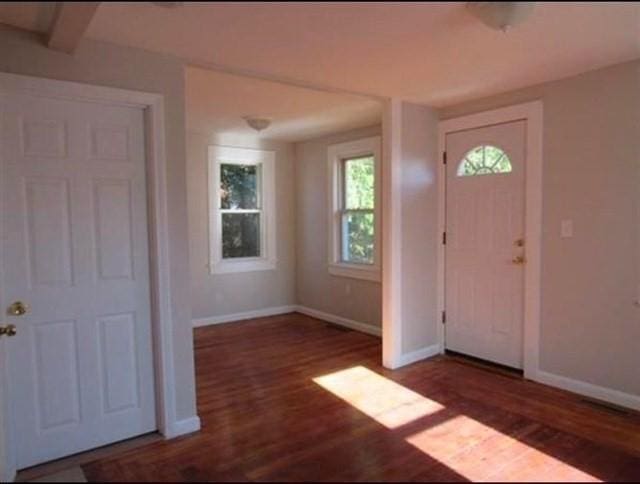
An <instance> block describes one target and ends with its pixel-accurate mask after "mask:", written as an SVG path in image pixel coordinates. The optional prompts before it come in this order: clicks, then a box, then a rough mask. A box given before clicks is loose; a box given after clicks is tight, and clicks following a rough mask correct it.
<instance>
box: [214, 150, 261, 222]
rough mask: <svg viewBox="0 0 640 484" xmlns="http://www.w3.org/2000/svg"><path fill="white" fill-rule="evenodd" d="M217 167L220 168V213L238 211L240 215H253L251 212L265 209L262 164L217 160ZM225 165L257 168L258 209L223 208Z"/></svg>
mask: <svg viewBox="0 0 640 484" xmlns="http://www.w3.org/2000/svg"><path fill="white" fill-rule="evenodd" d="M216 165H217V167H218V187H217V194H218V210H219V211H236V212H238V213H252V212H251V210H257V211H260V210H262V209H263V200H262V198H263V197H262V192H263V189H262V185H263V174H262V172H263V170H264V167H263V164H262V163H261V162H250V161H228V160H216ZM223 165H241V166H255V167H256V208H253V209H243V208H222V166H223ZM243 210H246V212H242V211H243Z"/></svg>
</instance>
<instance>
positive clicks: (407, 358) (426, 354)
mask: <svg viewBox="0 0 640 484" xmlns="http://www.w3.org/2000/svg"><path fill="white" fill-rule="evenodd" d="M440 353H441V351H440V345H439V344H435V345H431V346H427V347H425V348H420V349H419V350H415V351H412V352H410V353H403V354H401V355H400V357H399V358H398V361H397V362H396V363H397V364H396V366H395V368H400V367H402V366H406V365H410V364H411V363H415V362H416V361H420V360H426V359H427V358H431V357H432V356H436V355H439V354H440ZM395 368H394V369H395Z"/></svg>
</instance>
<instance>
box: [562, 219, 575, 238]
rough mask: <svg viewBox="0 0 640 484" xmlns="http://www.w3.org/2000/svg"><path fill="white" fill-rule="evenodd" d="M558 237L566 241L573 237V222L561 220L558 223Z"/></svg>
mask: <svg viewBox="0 0 640 484" xmlns="http://www.w3.org/2000/svg"><path fill="white" fill-rule="evenodd" d="M560 237H562V238H563V239H567V238H569V237H573V220H569V219H567V220H563V221H562V222H560Z"/></svg>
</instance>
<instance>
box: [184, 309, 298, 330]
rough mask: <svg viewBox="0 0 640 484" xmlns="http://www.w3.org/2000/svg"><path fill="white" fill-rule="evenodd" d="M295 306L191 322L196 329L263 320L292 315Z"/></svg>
mask: <svg viewBox="0 0 640 484" xmlns="http://www.w3.org/2000/svg"><path fill="white" fill-rule="evenodd" d="M294 311H296V306H276V307H272V308H265V309H257V310H255V311H245V312H242V313H234V314H225V315H223V316H213V317H210V318H202V319H194V320H192V321H191V323H192V325H193V326H194V327H196V328H199V327H201V326H210V325H212V324H223V323H231V322H233V321H242V320H243V319H253V318H264V317H266V316H276V315H278V314H287V313H293V312H294Z"/></svg>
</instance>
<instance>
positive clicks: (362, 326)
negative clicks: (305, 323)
mask: <svg viewBox="0 0 640 484" xmlns="http://www.w3.org/2000/svg"><path fill="white" fill-rule="evenodd" d="M296 311H297V312H299V313H301V314H305V315H307V316H311V317H312V318H317V319H322V320H323V321H327V322H329V323H333V324H338V325H340V326H344V327H345V328H349V329H353V330H355V331H360V332H361V333H366V334H370V335H372V336H377V337H379V338H380V337H381V336H382V328H380V327H377V326H373V325H371V324H366V323H361V322H360V321H354V320H353V319H348V318H343V317H342V316H337V315H335V314H330V313H325V312H324V311H319V310H317V309H313V308H310V307H307V306H296Z"/></svg>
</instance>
